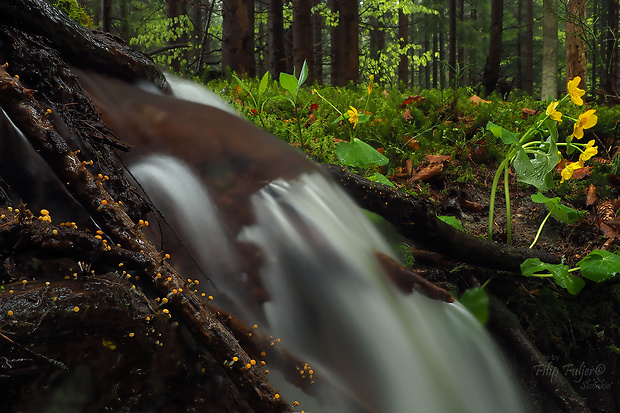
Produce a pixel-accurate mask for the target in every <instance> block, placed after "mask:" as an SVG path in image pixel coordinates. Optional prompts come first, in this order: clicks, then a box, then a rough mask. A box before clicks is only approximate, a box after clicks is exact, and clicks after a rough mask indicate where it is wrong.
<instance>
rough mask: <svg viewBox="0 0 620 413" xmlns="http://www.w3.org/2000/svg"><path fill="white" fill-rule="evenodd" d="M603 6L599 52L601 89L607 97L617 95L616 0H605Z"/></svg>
mask: <svg viewBox="0 0 620 413" xmlns="http://www.w3.org/2000/svg"><path fill="white" fill-rule="evenodd" d="M605 3H606V4H603V5H601V7H605V6H606V7H605V8H606V11H607V13H605V18H606V22H607V24H606V27H604V28H603V33H602V37H603V44H602V45H601V49H602V50H601V54H602V57H603V64H604V65H603V70H602V71H601V89H602V93H603V94H604V95H607V96H608V97H617V96H618V89H617V80H618V45H617V39H618V1H617V0H607V1H606V2H605Z"/></svg>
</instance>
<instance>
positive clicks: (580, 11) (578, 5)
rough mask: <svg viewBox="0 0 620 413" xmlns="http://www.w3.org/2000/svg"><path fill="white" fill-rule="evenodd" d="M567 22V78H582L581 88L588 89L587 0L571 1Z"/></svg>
mask: <svg viewBox="0 0 620 413" xmlns="http://www.w3.org/2000/svg"><path fill="white" fill-rule="evenodd" d="M566 4H567V10H566V13H567V20H566V77H567V80H572V79H573V78H575V77H577V76H580V77H581V82H580V83H579V87H580V88H582V89H586V73H587V67H588V66H587V63H588V62H587V60H586V44H585V41H584V36H585V34H584V31H583V26H582V25H584V24H587V23H586V21H585V19H586V0H569V1H567V2H566Z"/></svg>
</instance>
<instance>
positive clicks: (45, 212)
mask: <svg viewBox="0 0 620 413" xmlns="http://www.w3.org/2000/svg"><path fill="white" fill-rule="evenodd" d="M49 214H50V212H49V211H48V210H47V209H42V210H41V215H49Z"/></svg>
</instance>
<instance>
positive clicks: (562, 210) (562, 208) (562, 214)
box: [532, 192, 587, 224]
mask: <svg viewBox="0 0 620 413" xmlns="http://www.w3.org/2000/svg"><path fill="white" fill-rule="evenodd" d="M532 201H534V202H537V203H539V204H545V206H546V207H547V209H548V210H549V212H550V213H551V215H553V216H554V217H555V219H557V220H558V221H560V222H562V223H563V224H572V223H573V222H577V221H578V220H579V218H581V217H582V216H584V215H586V214H587V212H585V211H578V210H576V209H573V208H571V207H569V206H566V205H562V204H561V203H560V197H555V198H547V197H546V196H544V195H543V194H541V193H540V192H539V193H537V194H532Z"/></svg>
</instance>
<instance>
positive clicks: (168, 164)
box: [131, 85, 522, 413]
mask: <svg viewBox="0 0 620 413" xmlns="http://www.w3.org/2000/svg"><path fill="white" fill-rule="evenodd" d="M185 86H187V85H184V87H183V90H181V91H179V90H177V91H176V92H175V93H177V95H178V94H179V93H184V94H187V93H190V94H191V93H192V92H193V91H195V92H196V93H198V94H200V95H202V94H204V93H205V91H204V89H202V88H198V87H196V89H195V90H194V89H193V88H189V87H185ZM207 93H208V92H207ZM184 98H185V99H187V100H190V101H196V98H194V97H193V96H189V97H188V96H187V95H185V96H184ZM205 102H207V101H203V103H205ZM207 104H208V105H214V106H219V103H218V102H217V100H212V101H209V102H207ZM234 138H235V137H234V136H231V137H230V139H234ZM140 150H142V151H144V152H148V148H141V149H140ZM131 170H132V172H133V174H134V175H135V176H136V178H137V179H138V180H139V181H140V182H141V184H142V186H143V187H144V189H145V190H146V192H147V193H148V195H149V197H150V198H151V200H152V201H153V202H154V204H155V205H156V206H157V208H158V209H159V210H160V211H161V212H162V213H163V215H164V217H165V218H166V220H167V221H168V222H169V223H170V225H171V226H172V227H173V228H174V230H175V232H176V233H177V234H178V235H179V237H180V238H181V239H182V241H183V243H184V244H185V246H186V247H187V248H188V250H189V251H190V252H191V254H192V255H193V257H194V258H195V259H196V261H197V262H198V264H199V265H200V266H201V268H202V270H203V271H204V273H205V274H207V276H208V277H209V278H210V280H211V281H212V282H213V283H214V284H215V285H216V286H217V287H218V289H219V290H221V291H224V292H225V293H226V294H228V295H229V296H230V298H231V299H232V301H234V302H235V304H236V307H237V310H238V313H239V314H240V315H241V316H242V317H243V318H244V319H245V321H246V322H247V323H248V324H249V325H252V324H253V323H254V320H256V319H260V318H262V317H261V316H262V315H264V316H265V318H266V319H267V321H268V324H269V326H268V328H269V331H270V332H271V334H273V335H274V336H275V337H280V338H281V342H282V345H283V346H285V347H287V348H288V349H290V350H291V351H293V352H295V353H296V354H298V355H299V356H300V357H302V358H304V359H305V360H307V361H308V362H309V363H310V364H311V365H312V366H313V367H314V368H315V369H316V370H317V372H319V373H320V374H322V375H323V376H324V377H325V378H326V379H327V384H326V385H323V386H319V385H317V387H319V388H318V389H317V390H318V395H319V396H318V397H319V401H318V402H319V405H320V409H321V410H320V411H323V412H329V413H331V412H344V413H346V412H351V413H357V412H360V408H363V409H367V410H369V411H375V412H379V413H385V412H388V413H389V412H396V413H399V412H422V413H433V412H437V413H444V412H464V413H467V412H471V413H485V412H493V413H495V412H508V413H510V412H518V411H522V406H521V405H520V400H519V397H518V394H517V391H516V390H515V387H514V385H513V383H512V382H511V380H510V378H509V374H508V373H507V370H506V368H505V366H504V365H503V363H502V359H501V357H500V355H499V352H498V351H497V349H496V348H495V347H494V344H493V342H492V340H491V338H490V337H489V335H488V334H487V333H486V332H485V330H484V329H483V328H482V327H481V326H480V325H479V324H478V323H477V322H476V321H475V320H474V319H473V317H471V315H470V314H469V313H468V312H467V311H466V310H465V309H464V308H463V307H462V306H461V305H459V304H457V303H455V304H447V303H444V302H439V301H434V300H431V299H429V298H427V297H425V296H423V295H421V294H419V293H417V292H414V293H413V294H411V295H403V294H401V293H400V292H399V291H398V290H396V288H395V287H394V286H393V285H392V284H391V283H390V282H389V281H388V279H387V277H386V275H385V274H383V272H382V270H381V268H380V267H379V264H378V262H377V261H376V259H375V258H374V253H375V252H377V251H379V252H383V253H385V254H388V255H392V256H393V254H392V253H391V252H390V248H389V246H388V245H387V244H386V243H385V242H384V241H383V240H382V239H381V237H380V236H379V235H378V233H377V232H376V231H375V230H374V228H373V227H372V225H371V224H370V223H369V222H368V221H367V220H366V218H365V217H364V216H363V214H362V213H361V212H360V211H359V209H358V208H357V207H356V206H355V204H354V203H353V202H352V201H351V200H350V199H349V198H348V197H347V196H345V195H344V194H343V193H342V191H340V190H339V189H338V188H337V187H335V186H334V185H333V184H332V183H330V182H329V181H328V180H327V179H325V177H323V176H322V175H321V174H319V173H318V172H312V173H306V174H303V175H301V176H299V177H298V178H297V179H295V180H289V181H285V180H276V181H273V182H270V183H265V186H264V188H263V189H262V190H260V191H259V192H257V193H256V194H254V195H253V196H252V197H251V205H250V207H251V209H252V211H253V213H254V218H255V222H254V223H253V224H252V225H251V226H247V227H245V228H243V230H242V231H241V232H240V233H239V234H237V235H236V237H237V238H236V239H235V238H234V237H235V235H233V234H229V233H228V232H227V228H226V227H225V222H224V223H222V222H221V219H220V212H221V211H220V212H218V210H217V207H216V206H215V204H214V202H213V197H212V196H211V195H214V194H210V191H211V189H210V188H207V187H205V185H204V184H203V183H202V181H201V180H200V179H199V178H198V175H199V173H197V172H198V171H194V170H192V169H191V168H189V167H188V166H187V165H186V164H185V163H184V162H183V160H180V159H176V158H172V157H170V156H167V155H162V154H151V155H149V156H145V157H143V158H142V159H140V160H139V161H138V162H137V163H135V164H134V165H133V166H131ZM234 241H242V242H249V243H252V244H254V245H256V246H257V247H258V249H259V250H260V252H261V256H262V258H263V262H262V266H261V268H260V271H259V272H260V278H261V282H262V285H263V287H264V288H265V289H266V290H267V292H268V294H269V297H270V298H271V300H270V301H269V302H267V303H265V304H264V305H263V308H262V312H263V313H264V314H261V315H259V314H253V311H255V309H254V308H253V306H252V305H251V304H250V303H247V302H245V301H244V300H243V299H241V298H239V297H242V296H243V295H242V294H237V293H236V292H235V290H234V288H233V285H232V283H230V279H229V278H228V277H229V275H230V274H231V273H234V272H235V271H237V270H238V268H239V267H238V266H237V265H236V264H237V262H238V260H239V259H240V257H241V254H240V253H238V252H237V251H236V250H235V247H234V245H235V244H234ZM214 303H215V304H216V305H218V304H219V303H218V300H217V299H216V301H215V302H214ZM261 327H262V326H261ZM282 391H283V394H284V396H285V397H287V393H286V390H284V389H283V390H282ZM290 400H292V398H291V399H290ZM290 400H289V401H290ZM300 401H301V402H302V404H301V406H300V408H303V409H306V411H308V410H309V409H308V407H305V406H304V404H303V403H304V401H303V400H300ZM308 403H309V402H308Z"/></svg>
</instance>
